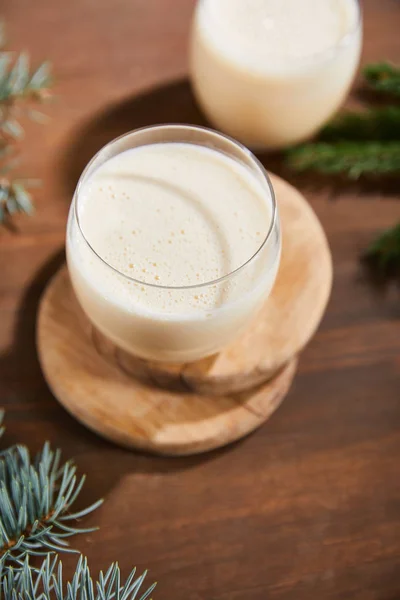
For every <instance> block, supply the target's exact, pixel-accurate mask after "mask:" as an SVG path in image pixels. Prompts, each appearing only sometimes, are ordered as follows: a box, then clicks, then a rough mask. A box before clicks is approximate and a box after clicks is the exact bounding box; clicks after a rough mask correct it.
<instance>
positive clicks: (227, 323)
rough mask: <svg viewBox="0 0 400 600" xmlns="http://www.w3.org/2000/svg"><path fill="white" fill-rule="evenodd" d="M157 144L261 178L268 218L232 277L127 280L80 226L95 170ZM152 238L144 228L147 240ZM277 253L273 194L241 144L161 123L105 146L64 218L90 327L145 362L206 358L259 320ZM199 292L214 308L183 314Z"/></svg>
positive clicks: (70, 263) (277, 226) (77, 289)
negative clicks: (215, 155) (211, 157)
mask: <svg viewBox="0 0 400 600" xmlns="http://www.w3.org/2000/svg"><path fill="white" fill-rule="evenodd" d="M162 142H184V143H190V144H196V145H201V146H206V147H209V148H212V149H213V150H216V151H218V152H220V153H223V154H225V155H227V156H229V157H231V158H233V159H234V160H235V161H238V162H239V163H241V164H242V165H244V166H245V167H246V168H247V169H248V171H249V172H250V173H251V174H252V176H254V177H255V178H256V179H257V180H258V182H259V184H260V185H261V186H262V190H263V192H264V191H265V195H266V196H265V197H266V199H267V201H268V202H270V207H271V221H270V224H269V226H268V227H267V228H266V235H265V237H264V238H261V241H260V246H259V248H258V250H257V252H256V253H255V254H254V255H253V256H249V257H248V259H247V260H246V262H245V263H244V264H242V265H241V266H239V267H238V268H236V269H235V270H234V271H233V272H231V273H227V274H226V275H225V276H223V277H220V278H219V279H216V280H214V281H208V282H205V283H201V284H200V285H184V284H182V285H180V286H172V287H170V286H164V285H156V284H149V283H145V282H143V281H141V280H140V279H137V278H133V277H129V276H127V275H126V274H125V273H122V272H120V271H118V270H117V269H115V268H114V267H113V266H111V265H110V264H109V263H108V262H107V261H106V260H105V259H104V257H102V256H100V255H99V254H98V253H97V252H96V251H95V250H94V249H93V248H92V247H91V245H90V243H89V242H88V240H87V239H86V236H85V231H84V230H83V229H82V227H81V223H80V198H81V194H82V186H83V185H84V184H85V183H86V182H87V181H89V180H90V178H91V176H92V175H93V173H94V172H95V171H96V169H97V168H98V167H99V166H100V165H102V164H103V163H104V162H106V161H107V160H109V159H110V158H112V157H114V156H116V155H118V154H120V153H121V152H124V151H126V150H128V149H131V148H137V147H140V146H144V145H147V144H157V143H162ZM257 185H258V184H257ZM267 229H268V230H267ZM152 235H153V232H152V231H151V228H149V231H148V236H152ZM280 248H281V235H280V224H279V217H278V210H277V206H276V202H275V196H274V191H273V189H272V185H271V182H270V180H269V177H268V175H267V173H266V172H265V170H264V168H263V167H262V165H261V164H260V163H259V162H258V160H257V159H256V158H255V157H254V156H253V155H252V154H251V153H250V152H249V150H247V149H246V148H245V147H244V146H241V145H240V144H239V143H237V142H235V141H234V140H232V139H230V138H228V137H225V136H223V135H220V134H218V133H216V132H214V131H211V130H208V129H204V128H199V127H191V126H184V125H164V126H156V127H150V128H144V129H139V130H137V131H133V132H131V133H127V134H126V135H123V136H121V137H120V138H118V139H116V140H114V141H112V142H110V143H109V144H107V145H106V146H105V147H104V148H102V149H101V150H100V151H99V152H98V153H97V154H96V156H95V157H94V158H93V159H92V160H91V162H90V163H89V164H88V166H87V167H86V169H85V171H84V172H83V174H82V176H81V178H80V181H79V182H78V185H77V188H76V191H75V195H74V198H73V201H72V204H71V209H70V213H69V219H68V229H67V261H68V268H69V273H70V277H71V281H72V285H73V288H74V290H75V293H76V296H77V298H78V300H79V302H80V304H81V306H82V308H83V310H84V312H85V313H86V315H87V317H88V318H89V319H90V321H92V323H93V324H94V326H95V327H96V328H97V329H98V330H99V331H100V332H101V333H102V334H103V335H105V336H106V337H107V338H109V339H110V340H111V341H112V342H114V344H116V345H117V346H118V347H120V348H122V349H123V350H125V351H127V352H129V353H131V354H133V355H136V356H139V357H142V358H145V359H149V360H158V361H166V362H189V361H194V360H197V359H200V358H203V357H205V356H208V355H211V354H213V353H215V352H217V351H218V350H220V349H221V348H223V347H224V346H226V345H227V344H229V343H230V342H231V341H232V340H233V339H234V338H235V336H237V335H239V334H240V332H241V331H242V330H243V329H244V328H245V327H246V326H247V325H248V323H249V322H250V321H251V320H252V319H253V318H254V317H255V316H256V314H257V311H258V310H259V309H260V308H261V306H262V304H263V303H264V302H265V300H266V298H267V296H268V295H269V293H270V291H271V288H272V286H273V284H274V281H275V277H276V273H277V270H278V266H279V259H280ZM204 293H207V294H208V295H210V294H211V295H212V297H213V298H214V300H215V302H214V304H213V306H212V307H210V306H208V307H207V309H206V308H204V309H203V310H202V309H201V308H200V307H199V309H198V310H196V311H195V312H193V311H191V312H190V313H188V311H187V310H186V309H185V307H187V304H188V301H191V300H192V299H193V298H197V297H198V296H201V294H204ZM166 300H167V302H166ZM166 305H167V307H168V308H167V310H166V309H165V306H166ZM148 307H151V309H149V308H148ZM171 307H173V308H172V309H171Z"/></svg>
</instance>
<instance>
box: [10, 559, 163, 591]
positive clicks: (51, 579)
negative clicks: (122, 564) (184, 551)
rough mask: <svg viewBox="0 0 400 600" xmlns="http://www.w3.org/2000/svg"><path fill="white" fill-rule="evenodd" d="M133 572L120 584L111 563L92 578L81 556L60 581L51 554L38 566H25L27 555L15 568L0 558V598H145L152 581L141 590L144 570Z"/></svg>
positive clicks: (56, 562) (58, 568)
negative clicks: (66, 579)
mask: <svg viewBox="0 0 400 600" xmlns="http://www.w3.org/2000/svg"><path fill="white" fill-rule="evenodd" d="M135 575H136V569H133V571H132V572H131V573H130V575H129V576H128V578H127V579H126V580H125V582H124V583H123V582H122V578H121V571H120V568H119V566H118V564H117V563H113V564H112V565H111V566H110V567H109V569H108V570H107V572H106V573H105V574H103V573H102V572H100V575H99V579H98V581H93V579H92V576H91V574H90V569H89V566H88V562H87V559H86V558H84V557H83V556H81V557H80V558H79V561H78V564H77V566H76V569H75V573H74V575H73V576H72V579H71V580H70V581H69V582H67V583H66V584H64V582H63V571H62V563H61V561H59V560H58V558H57V557H53V556H52V555H47V557H46V559H45V560H44V561H43V563H42V564H41V566H40V567H39V568H38V569H34V568H32V567H31V566H30V565H29V558H26V559H25V560H24V562H23V563H22V565H21V566H20V567H18V568H13V567H10V566H7V565H6V564H5V561H4V560H3V561H1V560H0V600H146V599H147V598H149V597H150V594H151V593H152V592H153V590H154V588H155V586H156V584H153V585H151V586H150V587H149V588H148V589H147V590H146V591H144V592H143V589H142V586H143V583H144V580H145V577H146V575H147V572H144V573H143V574H142V575H140V576H139V577H135Z"/></svg>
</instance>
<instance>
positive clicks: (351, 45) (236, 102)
mask: <svg viewBox="0 0 400 600" xmlns="http://www.w3.org/2000/svg"><path fill="white" fill-rule="evenodd" d="M324 1H325V0H324ZM335 1H336V4H334V6H335V7H340V6H341V9H343V11H346V15H345V16H346V19H347V20H346V27H345V28H344V32H343V35H342V37H341V38H340V39H339V41H338V42H337V43H335V44H334V45H332V46H331V47H327V48H325V46H324V49H323V50H321V51H317V52H315V53H313V52H312V47H313V46H312V44H313V41H312V34H311V35H310V36H308V38H307V36H305V34H304V28H303V30H302V34H301V35H302V36H303V38H304V37H305V39H304V40H303V42H301V43H304V44H308V46H309V48H308V49H309V50H310V49H311V50H310V52H311V53H310V54H306V55H304V56H303V55H299V56H296V54H295V53H294V52H293V56H292V55H290V56H287V57H282V56H280V55H279V45H280V44H281V42H282V44H287V43H290V39H291V38H295V37H296V35H297V34H298V28H299V20H300V19H301V20H302V19H303V18H304V19H308V20H309V21H310V23H312V25H311V28H310V31H314V35H315V36H319V37H320V38H321V36H323V31H322V24H321V27H320V28H319V22H318V14H305V12H304V11H303V13H299V15H298V17H299V19H298V21H297V22H295V23H294V24H292V26H291V28H290V31H288V32H286V34H285V35H283V36H281V37H280V38H279V39H276V40H275V38H274V43H275V42H276V46H277V51H276V54H275V55H274V56H270V55H267V54H266V55H265V56H264V55H263V54H262V40H263V37H264V36H265V37H266V36H272V34H273V27H274V20H273V19H272V18H268V17H267V16H266V17H265V18H264V19H259V20H258V21H257V22H256V23H255V24H254V23H253V25H254V27H255V31H254V36H253V37H251V36H250V37H249V39H247V40H246V41H247V42H248V44H247V45H246V43H245V41H243V38H240V35H241V32H243V28H244V27H245V23H244V22H243V21H246V10H247V12H249V11H251V10H252V6H253V4H254V7H255V6H257V7H258V9H260V6H261V7H262V5H263V4H262V1H261V0H259V1H258V2H256V1H255V0H254V2H253V3H250V6H248V5H247V4H242V9H243V15H242V17H243V18H242V21H241V22H240V23H239V24H238V21H237V17H235V18H233V15H232V12H233V8H232V7H233V5H234V4H235V5H237V2H229V0H219V1H216V0H199V1H198V4H197V8H196V11H195V16H194V20H193V28H192V36H191V80H192V85H193V90H194V93H195V96H196V98H197V100H198V102H199V104H200V106H201V107H202V109H203V111H204V113H205V115H206V116H207V118H208V119H209V121H210V123H212V124H213V125H214V126H215V127H217V128H218V129H220V130H221V131H223V132H225V133H227V134H229V135H231V136H233V137H234V138H236V139H238V140H240V141H241V142H242V143H243V144H246V145H247V146H248V147H250V148H253V149H268V148H272V149H274V148H282V147H285V146H288V145H290V144H294V143H297V142H300V141H302V140H304V139H306V138H308V137H310V136H312V135H313V134H314V133H316V131H317V130H318V129H319V128H320V127H321V126H322V125H324V124H325V123H326V122H327V121H328V120H329V119H330V118H331V117H332V115H333V114H334V113H335V112H336V111H337V109H338V108H339V107H340V105H341V103H342V102H343V100H344V98H345V96H346V94H347V92H348V90H349V88H350V85H351V83H352V80H353V77H354V74H355V72H356V69H357V66H358V63H359V57H360V50H361V44H362V18H361V9H360V5H359V2H358V0H335ZM271 4H272V3H271ZM276 4H278V2H276ZM279 5H280V7H281V10H283V11H285V10H287V11H290V10H292V9H293V7H294V6H295V5H294V4H293V1H290V2H288V0H279ZM331 5H332V3H331ZM264 6H265V10H266V12H265V14H266V15H267V14H268V11H267V8H268V4H265V5H264ZM302 6H303V5H302V0H297V4H296V7H297V8H296V10H299V11H301V10H303V9H302ZM316 8H318V5H317V4H316ZM337 10H339V8H337ZM260 14H261V13H260ZM235 19H236V20H235ZM343 19H344V15H343ZM324 24H325V25H326V22H324ZM318 28H319V29H318ZM298 35H300V34H298ZM257 36H258V38H257ZM310 37H311V39H310ZM257 39H258V40H259V41H260V44H259V46H257V43H258V42H257ZM270 39H272V38H271V37H270ZM322 39H323V38H322ZM253 42H254V43H253ZM271 43H272V42H271ZM258 50H260V52H258Z"/></svg>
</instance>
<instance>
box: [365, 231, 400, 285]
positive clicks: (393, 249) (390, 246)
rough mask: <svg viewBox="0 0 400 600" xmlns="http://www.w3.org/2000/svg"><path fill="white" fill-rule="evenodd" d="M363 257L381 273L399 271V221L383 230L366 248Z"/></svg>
mask: <svg viewBox="0 0 400 600" xmlns="http://www.w3.org/2000/svg"><path fill="white" fill-rule="evenodd" d="M364 258H365V259H366V260H367V261H368V262H370V263H371V264H372V265H374V266H375V267H376V268H377V270H378V271H379V272H380V273H382V274H386V275H388V274H390V273H393V272H397V273H398V272H399V269H400V223H398V224H397V225H395V226H394V227H392V228H391V229H387V230H386V231H384V232H383V233H382V234H381V235H380V236H379V237H377V238H376V239H375V240H374V241H373V242H372V244H371V245H370V247H369V248H368V249H367V251H366V253H365V255H364Z"/></svg>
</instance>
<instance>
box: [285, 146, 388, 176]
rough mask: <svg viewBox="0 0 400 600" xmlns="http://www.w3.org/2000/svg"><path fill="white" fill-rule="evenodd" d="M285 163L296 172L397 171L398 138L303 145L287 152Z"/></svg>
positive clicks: (348, 173) (378, 172)
mask: <svg viewBox="0 0 400 600" xmlns="http://www.w3.org/2000/svg"><path fill="white" fill-rule="evenodd" d="M287 164H288V166H289V167H291V168H292V169H294V170H296V171H306V170H309V169H312V170H313V171H316V172H319V173H323V174H345V175H347V176H348V177H349V178H350V179H358V178H359V177H360V176H361V175H367V174H373V175H389V174H396V173H397V174H398V173H399V172H400V140H399V141H397V142H385V143H384V142H378V141H372V142H365V143H361V144H360V143H357V142H350V141H348V142H338V143H336V144H335V143H331V144H328V143H325V142H316V143H314V144H304V145H302V146H298V147H297V148H294V149H292V150H290V151H289V152H288V155H287Z"/></svg>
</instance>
